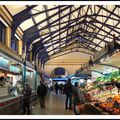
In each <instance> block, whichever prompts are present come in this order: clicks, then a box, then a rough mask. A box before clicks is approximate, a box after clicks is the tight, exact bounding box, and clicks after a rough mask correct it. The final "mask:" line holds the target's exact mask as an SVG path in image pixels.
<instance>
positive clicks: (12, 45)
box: [11, 37, 18, 52]
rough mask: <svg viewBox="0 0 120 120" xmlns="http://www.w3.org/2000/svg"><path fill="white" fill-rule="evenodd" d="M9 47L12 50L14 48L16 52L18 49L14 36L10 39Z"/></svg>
mask: <svg viewBox="0 0 120 120" xmlns="http://www.w3.org/2000/svg"><path fill="white" fill-rule="evenodd" d="M11 47H12V49H13V50H15V51H16V52H17V50H18V39H17V38H16V37H15V39H14V40H12V41H11Z"/></svg>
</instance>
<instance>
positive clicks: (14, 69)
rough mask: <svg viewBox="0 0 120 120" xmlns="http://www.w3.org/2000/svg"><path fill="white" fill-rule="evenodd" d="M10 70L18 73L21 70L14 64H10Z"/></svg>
mask: <svg viewBox="0 0 120 120" xmlns="http://www.w3.org/2000/svg"><path fill="white" fill-rule="evenodd" d="M10 71H12V72H16V73H20V71H21V70H20V68H18V67H16V66H10Z"/></svg>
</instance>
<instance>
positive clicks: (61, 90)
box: [60, 83, 63, 94]
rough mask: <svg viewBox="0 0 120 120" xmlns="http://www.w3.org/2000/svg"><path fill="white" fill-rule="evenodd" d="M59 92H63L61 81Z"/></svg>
mask: <svg viewBox="0 0 120 120" xmlns="http://www.w3.org/2000/svg"><path fill="white" fill-rule="evenodd" d="M60 93H61V94H62V93H63V84H62V83H61V84H60Z"/></svg>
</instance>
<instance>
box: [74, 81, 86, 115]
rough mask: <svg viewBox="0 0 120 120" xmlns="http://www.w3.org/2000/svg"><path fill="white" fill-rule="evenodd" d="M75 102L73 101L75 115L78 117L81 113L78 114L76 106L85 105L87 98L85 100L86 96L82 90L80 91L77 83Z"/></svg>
mask: <svg viewBox="0 0 120 120" xmlns="http://www.w3.org/2000/svg"><path fill="white" fill-rule="evenodd" d="M73 96H74V100H73V104H74V113H75V114H76V115H77V114H80V113H77V111H76V108H75V107H76V106H78V105H79V104H83V105H84V103H85V98H84V94H83V92H82V90H81V89H80V87H79V85H78V82H75V87H74V94H73Z"/></svg>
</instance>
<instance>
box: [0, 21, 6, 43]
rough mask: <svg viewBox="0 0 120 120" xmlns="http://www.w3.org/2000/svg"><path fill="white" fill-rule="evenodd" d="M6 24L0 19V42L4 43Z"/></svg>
mask: <svg viewBox="0 0 120 120" xmlns="http://www.w3.org/2000/svg"><path fill="white" fill-rule="evenodd" d="M5 36H6V26H5V25H4V24H3V23H2V22H1V21H0V42H2V43H5Z"/></svg>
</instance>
